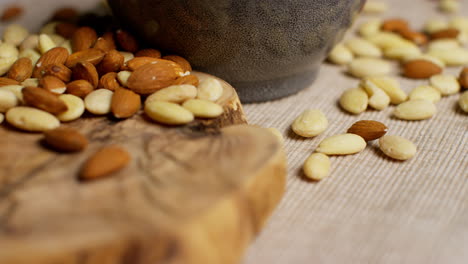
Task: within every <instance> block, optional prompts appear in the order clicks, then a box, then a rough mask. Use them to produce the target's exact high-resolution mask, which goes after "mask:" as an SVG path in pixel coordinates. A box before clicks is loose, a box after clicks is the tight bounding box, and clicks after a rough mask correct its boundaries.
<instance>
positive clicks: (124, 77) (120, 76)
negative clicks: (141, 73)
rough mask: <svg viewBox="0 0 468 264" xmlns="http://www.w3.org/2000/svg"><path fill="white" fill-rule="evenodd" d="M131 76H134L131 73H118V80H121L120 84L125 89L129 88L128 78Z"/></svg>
mask: <svg viewBox="0 0 468 264" xmlns="http://www.w3.org/2000/svg"><path fill="white" fill-rule="evenodd" d="M130 75H132V72H131V71H121V72H119V73H117V80H119V83H120V84H121V85H122V86H123V87H127V83H128V78H130Z"/></svg>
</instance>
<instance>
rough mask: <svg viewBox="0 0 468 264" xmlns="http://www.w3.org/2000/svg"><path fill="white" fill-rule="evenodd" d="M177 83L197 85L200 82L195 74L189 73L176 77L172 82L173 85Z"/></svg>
mask: <svg viewBox="0 0 468 264" xmlns="http://www.w3.org/2000/svg"><path fill="white" fill-rule="evenodd" d="M179 84H190V85H193V86H195V87H197V86H198V85H199V84H200V80H199V79H198V77H197V76H195V75H192V74H190V75H186V76H182V77H180V78H178V79H177V80H175V81H174V83H173V85H179Z"/></svg>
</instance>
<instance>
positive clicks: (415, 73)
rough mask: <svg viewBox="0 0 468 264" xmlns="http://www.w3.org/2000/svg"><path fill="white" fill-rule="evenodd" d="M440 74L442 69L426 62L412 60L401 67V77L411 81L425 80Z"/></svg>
mask: <svg viewBox="0 0 468 264" xmlns="http://www.w3.org/2000/svg"><path fill="white" fill-rule="evenodd" d="M441 72H442V68H441V67H440V66H439V65H437V64H435V63H433V62H431V61H428V60H420V59H416V60H412V61H408V62H407V63H405V64H404V65H403V75H404V76H405V77H408V78H411V79H427V78H429V77H431V76H433V75H436V74H439V73H441Z"/></svg>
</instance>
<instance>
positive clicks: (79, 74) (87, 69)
mask: <svg viewBox="0 0 468 264" xmlns="http://www.w3.org/2000/svg"><path fill="white" fill-rule="evenodd" d="M73 80H86V81H88V82H89V83H90V84H91V85H92V86H93V87H94V88H97V86H98V84H99V74H98V72H97V70H96V67H94V65H93V64H91V63H89V62H80V63H78V64H76V66H75V67H73Z"/></svg>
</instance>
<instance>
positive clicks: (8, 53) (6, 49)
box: [0, 43, 19, 58]
mask: <svg viewBox="0 0 468 264" xmlns="http://www.w3.org/2000/svg"><path fill="white" fill-rule="evenodd" d="M18 55H19V51H18V49H17V48H16V46H15V45H13V44H11V43H1V44H0V58H18Z"/></svg>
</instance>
